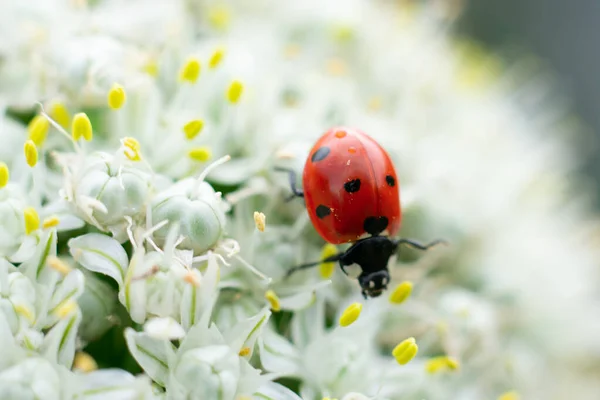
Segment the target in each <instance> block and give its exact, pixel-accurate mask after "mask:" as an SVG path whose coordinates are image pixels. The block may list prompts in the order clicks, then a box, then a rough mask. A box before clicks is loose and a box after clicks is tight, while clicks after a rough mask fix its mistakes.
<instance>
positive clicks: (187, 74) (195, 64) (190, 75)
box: [179, 57, 200, 83]
mask: <svg viewBox="0 0 600 400" xmlns="http://www.w3.org/2000/svg"><path fill="white" fill-rule="evenodd" d="M199 76H200V60H198V59H197V58H195V57H190V58H189V59H188V60H187V61H186V63H185V64H184V65H183V67H182V68H181V71H180V72H179V79H180V80H182V81H187V82H190V83H196V81H197V80H198V77H199Z"/></svg>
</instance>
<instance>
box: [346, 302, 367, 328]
mask: <svg viewBox="0 0 600 400" xmlns="http://www.w3.org/2000/svg"><path fill="white" fill-rule="evenodd" d="M362 308H363V305H362V304H361V303H352V304H350V305H349V306H348V307H347V308H346V309H345V310H344V312H343V313H342V316H341V317H340V325H341V326H349V325H352V324H353V323H354V321H356V320H357V319H358V317H359V316H360V312H361V311H362Z"/></svg>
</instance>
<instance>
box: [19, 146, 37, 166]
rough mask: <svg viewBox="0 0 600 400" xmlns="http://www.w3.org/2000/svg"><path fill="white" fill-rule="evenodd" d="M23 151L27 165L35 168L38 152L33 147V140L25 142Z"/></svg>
mask: <svg viewBox="0 0 600 400" xmlns="http://www.w3.org/2000/svg"><path fill="white" fill-rule="evenodd" d="M23 150H24V151H25V160H27V165H29V166H30V167H35V165H36V164H37V162H38V151H37V147H35V143H33V140H27V141H26V142H25V146H24V148H23Z"/></svg>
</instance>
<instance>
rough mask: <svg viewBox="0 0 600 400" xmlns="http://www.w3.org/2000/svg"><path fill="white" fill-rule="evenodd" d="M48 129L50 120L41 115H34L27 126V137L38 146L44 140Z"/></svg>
mask: <svg viewBox="0 0 600 400" xmlns="http://www.w3.org/2000/svg"><path fill="white" fill-rule="evenodd" d="M49 129H50V121H48V120H47V119H46V117H44V116H43V115H36V116H35V117H34V118H33V119H32V120H31V122H30V123H29V125H28V126H27V131H28V133H29V139H30V140H31V141H33V143H35V145H36V146H38V147H39V146H41V145H42V144H44V141H46V137H47V136H48V130H49Z"/></svg>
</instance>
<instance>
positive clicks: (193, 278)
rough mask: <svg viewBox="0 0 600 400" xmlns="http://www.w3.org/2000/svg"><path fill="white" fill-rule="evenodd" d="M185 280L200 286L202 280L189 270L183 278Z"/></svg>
mask: <svg viewBox="0 0 600 400" xmlns="http://www.w3.org/2000/svg"><path fill="white" fill-rule="evenodd" d="M217 271H218V270H217ZM183 280H184V281H185V282H187V283H189V284H190V285H192V286H195V287H200V281H199V280H198V278H197V277H196V275H194V274H193V273H192V272H188V273H187V274H186V275H185V277H184V278H183Z"/></svg>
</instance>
